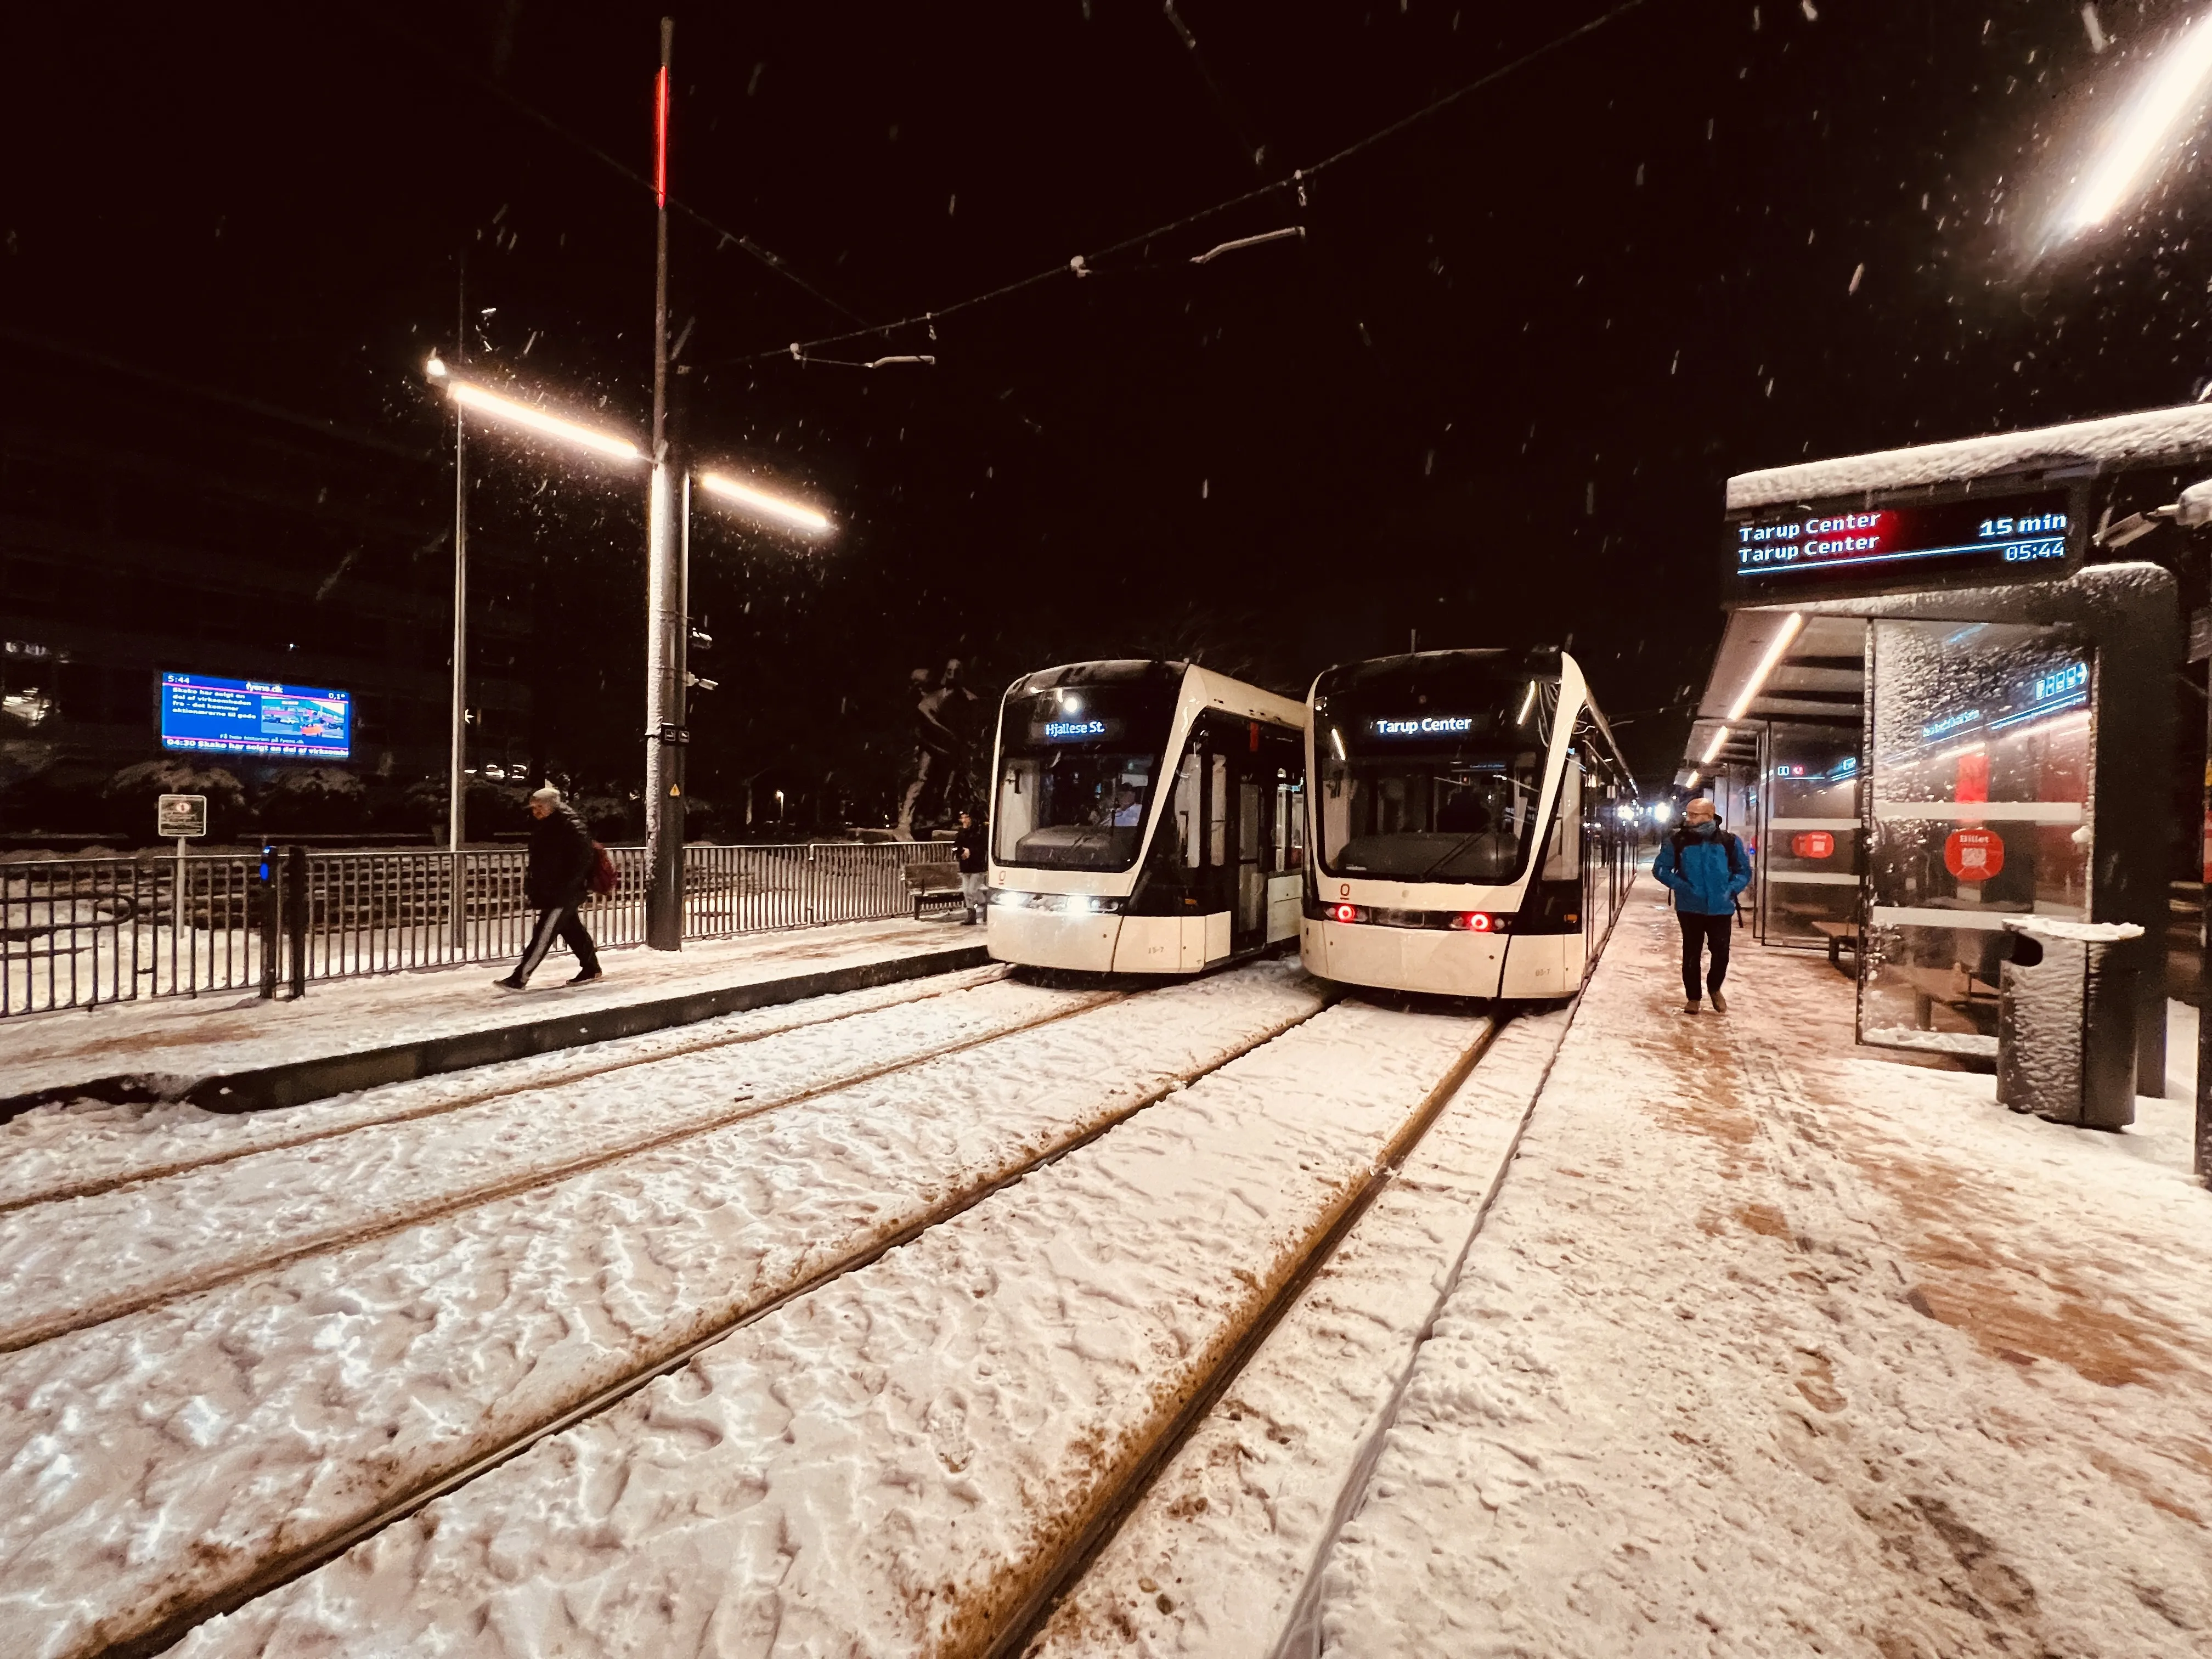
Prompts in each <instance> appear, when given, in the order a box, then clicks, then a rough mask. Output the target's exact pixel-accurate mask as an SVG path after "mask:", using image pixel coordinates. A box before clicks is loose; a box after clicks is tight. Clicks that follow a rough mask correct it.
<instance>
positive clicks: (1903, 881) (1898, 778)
mask: <svg viewBox="0 0 2212 1659" xmlns="http://www.w3.org/2000/svg"><path fill="white" fill-rule="evenodd" d="M2095 667H2096V665H2095V662H2094V653H2093V652H2092V651H2091V650H2090V649H2089V648H2088V647H2087V646H2085V645H2083V644H2081V642H2080V641H2078V640H2076V639H2075V637H2074V636H2072V635H2069V633H2067V632H2066V631H2065V630H2064V629H2056V628H2045V627H2038V626H2032V625H2029V624H2026V623H1958V622H1941V623H1930V622H1877V623H1875V624H1874V628H1873V637H1872V641H1871V645H1870V649H1869V670H1870V672H1869V684H1868V695H1869V706H1870V711H1871V724H1872V738H1871V743H1870V745H1869V756H1868V762H1867V764H1868V768H1869V778H1868V797H1869V799H1868V837H1867V855H1866V856H1867V870H1866V886H1867V901H1868V910H1867V933H1866V950H1865V952H1864V954H1863V957H1862V960H1861V962H1860V966H1859V1011H1858V1012H1859V1040H1860V1041H1861V1042H1870V1043H1876V1044H1881V1045H1884V1046H1887V1047H1893V1048H1933V1049H1939V1050H1942V1051H1946V1052H1949V1053H1954V1054H1987V1055H1994V1054H1996V1045H1997V1037H1996V1029H1997V994H1996V985H1997V972H1998V965H1999V964H2000V963H2002V961H2003V960H2004V959H2005V957H2006V955H2007V946H2008V935H2007V934H2006V933H2005V931H2004V918H2005V917H2006V916H2008V915H2028V914H2030V913H2033V914H2035V915H2050V916H2065V917H2073V918H2076V919H2079V918H2081V917H2083V916H2085V915H2087V904H2088V900H2087V890H2088V875H2089V868H2090V854H2091V849H2092V844H2093V839H2094V836H2093V823H2092V816H2091V805H2090V803H2091V796H2090V793H2089V738H2090V720H2091V709H2092V699H2093V691H2094V678H2095Z"/></svg>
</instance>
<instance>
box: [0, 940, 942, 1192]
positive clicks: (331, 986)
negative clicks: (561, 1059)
mask: <svg viewBox="0 0 2212 1659" xmlns="http://www.w3.org/2000/svg"><path fill="white" fill-rule="evenodd" d="M981 942H982V941H981V931H980V930H978V929H976V928H972V927H948V926H947V925H945V923H942V922H918V921H864V922H852V923H848V924H844V925H842V926H838V927H808V928H803V929H799V930H795V931H793V932H789V933H765V934H758V933H757V934H750V935H747V936H744V937H742V938H738V939H707V940H702V941H699V942H696V943H693V944H689V945H685V946H684V949H683V950H681V951H650V950H647V949H646V948H645V947H643V946H642V945H633V946H628V947H624V948H622V949H617V950H609V951H605V952H603V953H602V956H601V965H602V966H603V967H604V968H605V971H606V978H605V979H604V980H602V981H600V982H599V983H598V984H596V985H580V986H577V987H574V988H569V987H564V986H562V983H561V981H560V978H559V977H558V976H556V975H555V973H554V969H555V968H556V967H557V966H558V965H559V964H558V963H549V964H548V966H547V968H546V969H545V971H544V973H542V974H541V975H539V977H538V981H537V982H536V983H534V984H533V985H532V987H531V989H530V990H529V991H527V992H526V993H525V994H522V995H520V996H514V995H511V994H508V993H506V992H502V991H499V990H497V989H495V987H493V985H492V981H493V980H494V979H495V978H496V977H498V975H499V974H500V972H501V969H502V967H503V966H505V965H506V964H502V963H490V962H471V963H461V964H459V965H458V966H455V967H451V968H430V969H415V970H413V971H410V972H408V973H400V974H379V975H370V976H368V977H364V978H361V979H349V980H326V981H315V982H313V983H312V984H311V985H309V987H307V995H306V996H305V997H303V998H301V1000H299V1001H297V1002H293V1001H289V1000H275V1001H269V1002H264V1001H263V1000H261V999H260V998H259V997H258V996H256V995H254V994H251V993H246V994H240V993H237V992H228V991H226V992H216V993H210V994H206V995H203V996H198V997H157V998H149V999H147V1000H143V1001H139V1002H119V1003H107V1004H104V1005H102V1006H99V1007H96V1008H71V1009H64V1010H60V1011H58V1012H53V1013H48V1014H27V1015H22V1016H19V1017H17V1018H10V1019H7V1020H0V1097H7V1096H15V1095H31V1094H44V1093H46V1092H49V1091H54V1090H59V1089H66V1088H69V1087H70V1086H72V1085H81V1084H84V1083H88V1082H91V1081H93V1080H94V1079H100V1078H107V1077H115V1076H122V1075H132V1076H143V1077H148V1078H155V1079H161V1078H173V1079H194V1078H200V1077H206V1076H209V1075H211V1074H215V1073H231V1072H241V1071H249V1070H252V1069H255V1068H257V1067H262V1066H281V1065H286V1064H289V1063H291V1062H293V1061H296V1060H310V1059H316V1058H319V1057H322V1056H325V1055H329V1054H353V1053H358V1052H360V1051H362V1050H364V1049H369V1048H379V1047H381V1046H383V1045H384V1044H386V1043H390V1042H397V1041H400V1040H402V1039H420V1038H426V1037H439V1036H459V1035H461V1034H464V1033H467V1032H474V1031H483V1030H494V1029H495V1028H497V1027H500V1026H502V1025H509V1024H516V1023H518V1022H520V1021H526V1020H532V1019H542V1018H546V1017H548V1016H550V1015H553V1014H574V1013H586V1012H592V1011H593V1010H597V1009H605V1008H618V1007H623V1006H628V1005H629V1004H632V1003H636V1002H643V1001H651V1000H656V999H659V998H663V997H672V996H681V995H684V994H688V993H691V992H696V991H706V990H714V989H720V988H722V987H727V986H735V985H745V984H752V983H757V982H758V981H765V980H775V979H784V978H789V977H792V976H794V975H803V974H818V973H823V972H826V971H829V970H830V969H838V968H848V967H860V966H863V965H866V964H869V963H881V962H887V961H890V960H891V959H893V958H895V957H902V956H914V955H921V954H927V953H931V952H935V951H949V950H953V949H957V948H958V947H960V946H962V945H978V944H981ZM4 1134H5V1130H4V1127H0V1137H4ZM7 1145H8V1143H7V1141H6V1140H5V1139H4V1138H0V1157H4V1156H5V1152H6V1148H7Z"/></svg>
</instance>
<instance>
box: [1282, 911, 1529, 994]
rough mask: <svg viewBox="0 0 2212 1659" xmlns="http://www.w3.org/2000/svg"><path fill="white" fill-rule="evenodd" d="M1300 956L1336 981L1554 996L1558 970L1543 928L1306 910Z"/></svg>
mask: <svg viewBox="0 0 2212 1659" xmlns="http://www.w3.org/2000/svg"><path fill="white" fill-rule="evenodd" d="M1509 943H1510V950H1509V948H1508V946H1509ZM1298 955H1299V957H1300V959H1301V960H1302V961H1303V962H1304V963H1305V969H1306V971H1307V972H1308V973H1310V974H1313V975H1316V976H1318V977H1320V978H1322V979H1327V980H1334V981H1337V982H1338V983H1339V984H1343V985H1371V986H1374V987H1376V988H1377V989H1381V990H1391V991H1425V992H1428V993H1431V994H1434V995H1437V996H1461V997H1498V996H1512V997H1524V996H1536V997H1547V996H1557V995H1559V994H1560V992H1559V987H1560V984H1561V981H1562V977H1563V976H1562V975H1561V974H1560V971H1559V966H1560V964H1559V940H1558V939H1557V938H1556V937H1553V936H1547V935H1531V936H1530V937H1528V938H1527V939H1509V937H1508V936H1506V935H1503V934H1498V933H1462V932H1459V931H1457V930H1449V931H1448V930H1445V929H1441V928H1425V927H1377V926H1375V925H1373V924H1371V923H1367V922H1343V921H1316V920H1315V919H1313V918H1311V917H1307V918H1305V919H1304V920H1303V921H1302V922H1301V925H1300V927H1299V933H1298ZM1516 958H1526V959H1527V960H1525V961H1522V960H1516ZM1509 966H1510V968H1511V969H1514V970H1515V971H1514V972H1513V974H1512V976H1511V981H1510V982H1508V981H1506V978H1505V975H1506V971H1507V969H1508V968H1509ZM1524 969H1525V970H1528V971H1522V970H1524ZM1547 970H1548V971H1547ZM1522 980H1527V981H1528V983H1527V984H1525V985H1524V984H1522V983H1521V982H1520V981H1522Z"/></svg>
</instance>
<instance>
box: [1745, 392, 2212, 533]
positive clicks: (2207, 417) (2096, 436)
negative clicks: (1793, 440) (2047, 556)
mask: <svg viewBox="0 0 2212 1659" xmlns="http://www.w3.org/2000/svg"><path fill="white" fill-rule="evenodd" d="M2208 455H2212V404H2182V405H2181V406H2180V407H2179V408H2178V409H2146V410H2140V411H2138V412H2136V413H2135V414H2132V415H2113V416H2106V418H2104V419H2102V420H2096V421H2071V422H2068V423H2067V424H2065V425H2063V426H2046V427H2039V428H2036V429H2034V430H2033V431H2029V432H2003V433H1997V434H1995V435H1991V436H1989V437H1985V438H1962V439H1960V440H1957V441H1954V442H1951V443H1940V444H1920V445H1917V446H1915V447H1912V448H1911V449H1883V450H1877V451H1875V453H1873V454H1871V455H1845V456H1841V457H1839V458H1838V459H1833V460H1826V461H1806V462H1802V463H1800V464H1799V465H1795V466H1776V467H1769V468H1767V469H1766V470H1765V471H1760V472H1740V473H1738V474H1737V475H1736V476H1735V477H1733V478H1730V479H1729V482H1728V505H1729V510H1730V511H1734V510H1735V509H1737V508H1739V507H1772V506H1776V505H1778V504H1779V503H1781V502H1784V501H1790V502H1796V501H1826V500H1830V499H1832V498H1834V497H1837V496H1842V495H1859V494H1862V493H1863V492H1865V491H1868V490H1881V489H1911V488H1913V487H1914V486H1916V485H1920V484H1941V483H1960V482H1962V481H1964V480H1966V479H1969V478H1984V477H1994V476H1996V474H1999V473H2008V472H2023V471H2032V470H2037V469H2056V468H2066V469H2069V470H2070V469H2073V468H2078V467H2090V468H2093V469H2094V470H2095V471H2099V472H2112V471H2122V470H2124V469H2127V468H2131V467H2142V466H2159V465H2176V464H2181V463H2185V462H2189V461H2193V460H2197V459H2201V458H2203V457H2206V456H2208Z"/></svg>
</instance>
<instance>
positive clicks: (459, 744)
mask: <svg viewBox="0 0 2212 1659" xmlns="http://www.w3.org/2000/svg"><path fill="white" fill-rule="evenodd" d="M468 282H469V277H468V264H467V255H465V254H464V255H463V256H462V263H461V268H460V282H459V290H460V315H459V318H458V319H457V327H456V329H455V331H454V335H453V361H454V362H457V363H465V362H467V361H468V349H469V297H468V296H469V288H468ZM452 714H453V746H452V752H451V754H450V755H449V757H447V767H446V848H447V852H448V853H449V854H451V855H452V857H451V859H450V860H449V862H450V863H451V865H452V866H453V867H452V869H451V871H450V872H448V873H449V875H450V878H451V879H452V882H453V903H452V905H451V907H450V908H451V909H452V912H453V951H454V953H455V954H456V955H457V956H458V955H461V954H464V953H465V951H467V949H468V943H469V921H468V906H467V904H466V903H465V895H464V894H463V892H462V890H461V886H462V883H461V838H462V836H463V835H464V833H465V831H466V829H467V826H468V799H467V796H466V794H465V793H464V791H463V789H462V782H463V763H464V761H465V757H466V755H467V752H468V736H469V440H468V417H467V416H466V415H465V413H464V412H463V411H462V409H461V406H460V404H458V403H457V404H454V405H453V711H452Z"/></svg>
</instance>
